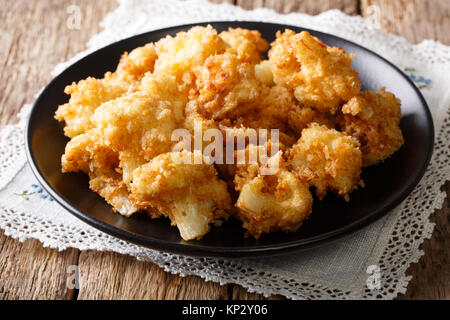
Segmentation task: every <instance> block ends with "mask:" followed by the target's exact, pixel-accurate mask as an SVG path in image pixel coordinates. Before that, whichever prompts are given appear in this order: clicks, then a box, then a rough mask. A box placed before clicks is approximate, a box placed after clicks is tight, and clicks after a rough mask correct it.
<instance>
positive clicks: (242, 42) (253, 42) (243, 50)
mask: <svg viewBox="0 0 450 320" xmlns="http://www.w3.org/2000/svg"><path fill="white" fill-rule="evenodd" d="M219 36H220V37H221V38H222V39H223V40H224V41H225V42H226V43H227V44H228V45H229V46H230V47H231V48H230V49H229V51H231V52H233V53H235V54H237V56H238V57H239V59H241V60H242V61H246V62H249V63H258V62H260V61H261V53H262V52H264V51H266V50H267V48H268V47H269V44H268V43H267V41H266V40H265V39H263V38H262V37H261V33H260V32H259V31H258V30H248V29H242V28H229V29H228V30H227V31H222V32H221V33H220V34H219Z"/></svg>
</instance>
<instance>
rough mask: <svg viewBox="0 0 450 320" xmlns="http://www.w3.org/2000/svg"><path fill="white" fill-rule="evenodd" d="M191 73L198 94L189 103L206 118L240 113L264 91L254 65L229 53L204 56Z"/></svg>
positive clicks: (255, 103) (232, 115)
mask: <svg viewBox="0 0 450 320" xmlns="http://www.w3.org/2000/svg"><path fill="white" fill-rule="evenodd" d="M195 75H196V78H197V80H196V85H197V88H198V94H197V95H195V97H194V99H193V100H192V101H191V103H196V104H197V110H198V112H199V113H201V114H202V115H204V116H205V117H206V118H208V119H210V118H213V119H216V120H217V119H219V120H220V119H223V118H225V117H235V116H236V115H239V114H242V113H244V112H246V111H247V110H249V109H251V108H253V107H255V106H257V105H258V104H259V103H260V98H261V96H262V92H263V91H264V86H263V85H262V84H261V83H260V82H259V81H258V80H257V79H256V77H255V70H254V67H253V66H252V65H251V64H249V63H247V62H242V61H241V60H239V58H238V57H237V56H236V55H235V54H232V53H229V52H226V53H224V54H219V55H214V56H210V57H209V58H207V59H206V61H205V63H204V64H203V65H201V66H199V67H197V68H196V69H195Z"/></svg>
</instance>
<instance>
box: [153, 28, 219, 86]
mask: <svg viewBox="0 0 450 320" xmlns="http://www.w3.org/2000/svg"><path fill="white" fill-rule="evenodd" d="M226 47H227V45H226V44H225V42H224V41H223V40H222V39H221V38H220V37H219V35H218V34H217V31H216V30H215V29H213V28H212V27H211V26H207V27H193V28H191V29H189V31H187V32H184V31H183V32H179V33H177V34H176V36H175V37H172V36H167V37H165V38H163V39H161V40H159V41H158V42H156V43H155V48H156V52H157V54H158V59H157V60H156V63H155V71H154V73H160V74H168V75H172V76H175V77H176V79H177V81H178V82H179V84H180V86H182V87H183V89H189V88H191V86H192V85H193V84H194V81H195V78H194V76H193V72H192V70H194V68H195V67H197V66H199V65H201V64H203V62H204V61H205V59H206V58H208V57H209V56H211V55H215V54H220V53H223V52H225V49H226Z"/></svg>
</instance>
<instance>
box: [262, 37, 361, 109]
mask: <svg viewBox="0 0 450 320" xmlns="http://www.w3.org/2000/svg"><path fill="white" fill-rule="evenodd" d="M269 60H270V62H271V64H272V70H273V77H274V81H275V83H277V84H280V85H284V86H286V87H288V88H290V89H291V90H293V91H294V94H295V97H296V98H297V100H298V101H299V102H300V104H301V105H302V106H304V107H312V108H314V109H317V110H319V111H321V112H329V113H331V114H335V113H336V111H338V110H339V107H340V105H341V104H342V103H345V102H346V101H348V100H349V99H351V98H352V97H353V96H355V95H356V94H358V92H359V90H360V88H361V82H360V80H359V77H358V73H357V72H356V71H355V70H353V69H352V68H351V66H350V65H351V63H352V60H353V54H350V53H346V52H345V51H344V49H342V48H336V47H329V46H327V45H325V44H324V43H322V41H320V40H319V39H317V38H315V37H313V36H311V35H310V34H309V33H308V32H307V31H302V32H300V33H298V34H296V33H295V32H294V31H292V30H285V32H284V33H281V32H280V31H278V32H277V39H276V40H275V42H274V43H272V47H271V49H270V51H269Z"/></svg>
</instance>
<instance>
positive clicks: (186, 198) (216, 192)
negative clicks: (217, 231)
mask: <svg viewBox="0 0 450 320" xmlns="http://www.w3.org/2000/svg"><path fill="white" fill-rule="evenodd" d="M267 49H268V43H267V41H266V40H265V39H263V38H262V37H261V34H260V33H259V32H258V31H255V30H246V29H242V28H236V29H233V28H230V29H228V30H227V31H223V32H221V33H218V32H217V31H216V30H215V29H213V28H212V27H211V26H207V27H193V28H191V29H190V30H188V31H186V32H179V33H178V34H176V35H175V36H167V37H165V38H163V39H161V40H159V41H157V42H155V43H149V44H147V45H145V46H142V47H139V48H136V49H134V50H132V51H131V52H130V53H126V52H125V53H124V54H123V55H122V58H121V59H120V61H119V64H118V66H117V68H116V70H115V71H114V72H112V73H111V72H108V73H106V74H105V76H104V77H103V78H101V79H95V78H92V77H89V78H87V79H84V80H81V81H79V82H78V83H73V84H71V85H69V86H67V87H66V90H65V92H66V93H67V94H69V95H70V99H69V101H68V102H67V103H66V104H63V105H61V106H59V107H58V109H57V111H56V113H55V118H56V119H57V120H58V121H65V128H64V133H65V135H66V136H68V137H69V138H71V140H70V141H69V142H68V144H67V145H66V150H65V153H64V155H63V156H62V159H61V164H62V170H63V172H78V171H82V172H85V173H86V174H88V175H89V179H90V182H89V186H90V188H91V189H92V190H93V191H94V192H97V193H98V194H99V195H100V196H102V197H103V198H105V200H106V201H107V202H108V203H109V204H110V205H111V206H112V207H113V209H114V210H115V211H117V212H119V213H120V214H122V215H125V216H130V215H132V214H133V213H135V212H138V211H142V212H147V213H148V214H149V215H150V216H151V217H153V218H157V217H160V216H161V215H164V216H167V217H169V218H170V220H171V222H172V224H173V225H176V226H177V228H178V229H179V231H180V234H181V237H182V238H183V239H184V240H191V239H200V238H201V237H203V236H204V235H205V234H206V233H207V232H208V231H209V230H210V226H211V225H220V224H221V222H222V221H223V220H225V219H227V218H228V217H229V216H230V215H234V216H235V217H236V218H237V219H240V220H241V221H242V225H243V227H244V228H245V229H246V230H247V235H252V236H254V237H255V238H258V237H260V236H261V235H262V234H265V233H269V232H275V231H285V232H294V231H296V230H298V228H300V226H301V225H302V224H303V222H304V220H305V219H306V218H307V217H308V216H309V214H310V213H311V208H312V202H313V198H312V195H311V193H310V190H309V189H310V187H315V190H316V194H317V196H318V198H320V199H322V198H323V197H324V196H325V195H326V193H327V192H328V190H332V191H334V192H336V193H337V194H338V195H339V196H342V197H344V198H345V199H347V200H348V199H349V193H351V192H352V191H353V190H355V189H356V188H357V187H358V186H362V185H363V183H362V180H361V178H360V173H361V166H362V165H371V164H375V163H377V162H379V161H382V160H384V159H385V158H387V157H389V156H390V155H391V154H392V153H394V152H395V151H396V150H397V149H398V148H399V147H400V146H401V145H402V144H403V137H402V134H401V131H400V128H399V120H400V117H401V113H400V101H399V100H398V99H397V98H395V96H394V95H393V94H391V93H388V92H386V91H385V90H384V88H382V89H381V90H380V92H371V91H368V92H360V80H359V78H358V74H357V73H356V71H354V70H353V69H352V68H351V62H352V59H353V54H350V53H346V52H345V51H344V50H343V49H341V48H332V47H328V46H327V45H325V44H323V43H322V42H321V41H320V40H319V39H317V38H315V37H312V36H311V35H310V34H309V33H307V32H301V33H299V34H295V33H294V32H293V31H291V30H285V32H284V33H280V32H278V33H277V38H276V40H275V41H274V42H273V43H272V44H271V49H270V52H269V59H268V60H263V53H264V51H266V50H267ZM199 128H201V134H202V136H200V139H201V138H202V137H203V138H205V137H204V136H203V135H204V134H205V133H206V132H207V131H208V130H209V129H217V131H212V130H209V132H210V134H211V135H212V137H211V136H210V137H211V139H210V140H208V138H205V139H202V141H201V143H200V144H198V143H195V139H194V134H196V130H197V129H199ZM177 129H181V131H178V134H179V133H180V132H183V134H185V133H188V134H190V136H188V137H186V139H185V138H184V137H180V136H177V135H175V136H174V133H175V132H176V130H177ZM259 129H267V139H266V140H268V142H266V143H264V142H262V141H261V139H260V137H261V136H259V134H260V133H261V132H260V131H258V130H259ZM273 129H277V130H279V131H278V133H277V132H275V131H272V130H273ZM255 130H256V131H255ZM211 132H213V133H211ZM216 133H217V134H218V135H219V136H220V133H222V135H221V138H222V139H223V140H221V139H220V138H218V140H217V144H214V145H213V144H212V141H213V139H214V142H215V141H216V136H215V134H216ZM252 133H255V134H256V135H255V138H256V136H258V138H257V140H258V143H259V146H256V145H254V144H253V143H257V142H256V141H254V142H252V141H251V140H252V139H253V138H252V137H251V135H252ZM266 140H264V141H266ZM239 141H241V142H243V143H242V144H241V143H240V142H239ZM212 146H214V148H213V147H212ZM197 147H198V148H199V149H200V148H201V151H202V152H203V155H201V154H195V157H194V153H192V152H193V151H192V150H193V149H194V148H197ZM216 147H217V148H219V149H215V148H216ZM238 147H239V148H240V149H239V148H238ZM228 148H232V151H231V153H230V154H229V157H230V158H231V160H232V162H233V161H234V162H233V163H232V164H220V163H217V162H216V163H214V162H212V161H213V160H214V159H220V158H222V160H223V162H225V163H226V162H227V160H228V158H227V152H226V151H227V150H228ZM236 149H238V150H237V151H236ZM218 150H220V151H222V152H220V151H218ZM207 151H208V152H209V153H208V152H207ZM272 151H273V152H272ZM255 152H256V154H257V157H256V161H255V162H253V163H249V160H250V155H251V154H253V153H255ZM216 155H218V156H217V157H216ZM263 155H266V157H263ZM242 156H243V158H242ZM193 159H196V161H197V162H198V161H199V160H200V163H199V164H188V163H186V161H187V160H191V161H192V160H193ZM242 159H244V162H245V163H242V162H240V161H242ZM253 160H254V159H253ZM269 169H270V170H269Z"/></svg>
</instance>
